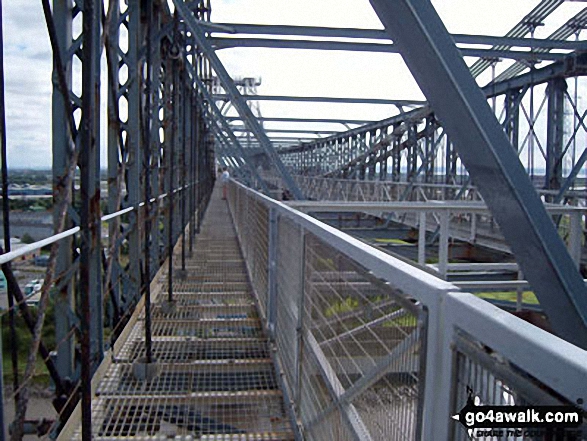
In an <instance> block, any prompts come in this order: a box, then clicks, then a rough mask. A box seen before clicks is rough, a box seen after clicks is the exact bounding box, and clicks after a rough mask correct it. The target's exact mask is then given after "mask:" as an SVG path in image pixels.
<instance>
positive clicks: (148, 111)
mask: <svg viewBox="0 0 587 441" xmlns="http://www.w3.org/2000/svg"><path fill="white" fill-rule="evenodd" d="M141 6H142V8H141V9H142V12H144V14H145V15H146V53H145V99H144V109H143V118H142V119H143V124H144V128H143V129H144V133H145V143H144V146H143V167H142V169H143V172H144V176H143V179H144V183H145V189H144V190H145V207H144V224H143V227H144V231H143V235H144V241H145V243H144V246H143V250H144V256H143V257H144V266H143V273H142V274H143V277H142V285H143V292H144V296H145V363H147V364H150V363H152V362H153V357H152V347H151V249H150V248H151V238H150V235H151V214H152V213H151V211H152V210H151V149H150V145H151V124H152V122H153V115H152V108H151V98H152V89H151V85H152V83H151V82H152V79H153V65H152V50H153V47H152V42H153V28H152V26H153V9H154V4H153V3H152V2H146V3H142V4H141Z"/></svg>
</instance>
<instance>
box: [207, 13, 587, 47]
mask: <svg viewBox="0 0 587 441" xmlns="http://www.w3.org/2000/svg"><path fill="white" fill-rule="evenodd" d="M548 11H549V10H547V11H545V12H546V14H544V15H543V16H542V17H544V18H545V17H546V15H548V14H549V13H550V12H548ZM203 26H204V28H205V29H206V30H207V31H208V32H210V33H214V34H216V33H220V34H222V33H227V34H229V35H231V36H232V37H231V38H234V35H235V34H247V35H288V36H301V37H330V38H360V39H371V40H389V39H390V38H389V35H388V34H387V33H386V32H385V31H384V30H382V29H356V28H329V27H318V26H287V25H258V24H248V23H246V24H242V23H205V24H203ZM452 37H453V39H454V40H455V42H456V43H462V44H482V45H493V46H499V47H501V46H509V47H512V46H515V47H527V48H531V49H538V48H540V49H566V50H571V51H576V50H584V49H585V47H586V46H585V42H581V41H579V42H577V41H568V40H566V38H567V37H565V36H564V35H563V36H560V37H559V38H556V35H555V36H550V37H549V38H546V39H542V38H527V37H516V36H513V35H507V36H505V37H500V36H494V35H470V34H452ZM229 39H230V38H227V39H226V40H229ZM211 41H215V39H214V38H212V40H211Z"/></svg>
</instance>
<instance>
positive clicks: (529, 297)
mask: <svg viewBox="0 0 587 441" xmlns="http://www.w3.org/2000/svg"><path fill="white" fill-rule="evenodd" d="M475 295H476V296H477V297H481V298H482V299H486V300H501V301H505V302H514V303H515V302H516V300H517V298H518V294H517V293H516V292H515V291H495V292H492V291H489V292H477V293H475ZM522 303H527V304H529V305H539V304H540V303H539V302H538V299H537V298H536V295H535V294H534V293H533V292H532V291H524V292H523V293H522Z"/></svg>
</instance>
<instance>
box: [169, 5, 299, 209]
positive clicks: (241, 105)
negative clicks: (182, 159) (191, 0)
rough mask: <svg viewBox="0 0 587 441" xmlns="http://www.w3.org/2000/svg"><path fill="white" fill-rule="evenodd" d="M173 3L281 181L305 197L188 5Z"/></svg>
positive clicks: (296, 193) (297, 194) (296, 194)
mask: <svg viewBox="0 0 587 441" xmlns="http://www.w3.org/2000/svg"><path fill="white" fill-rule="evenodd" d="M173 3H174V4H175V7H176V8H177V11H178V12H179V13H180V14H181V16H182V18H183V19H184V20H185V23H186V26H187V28H188V29H189V30H190V32H191V33H192V36H193V38H194V40H195V42H196V43H197V45H198V47H199V48H200V50H201V51H202V52H203V53H204V55H205V56H206V57H207V58H208V60H209V61H210V64H211V66H212V67H213V68H214V70H215V71H216V75H218V78H219V79H220V82H221V84H222V86H223V87H224V89H225V90H226V93H227V94H228V96H229V97H230V100H231V102H232V104H233V105H234V107H235V109H236V110H237V111H238V113H239V115H240V116H241V117H242V118H243V120H244V122H245V124H246V125H248V126H249V128H250V129H251V131H252V132H253V133H254V135H255V137H256V138H257V140H258V141H259V143H260V144H261V147H262V148H263V150H264V151H265V154H266V155H267V157H268V158H269V160H270V161H271V162H272V163H273V165H274V166H275V168H276V169H277V170H278V172H279V174H280V175H281V177H282V178H283V181H284V183H285V185H286V186H287V188H288V189H289V190H290V191H291V192H292V194H293V196H294V197H295V198H296V199H305V198H304V195H303V194H302V192H301V191H300V189H299V188H298V186H297V184H296V183H295V181H294V180H293V178H292V177H291V175H290V174H289V172H288V171H287V169H286V168H285V166H284V165H283V162H281V159H280V158H279V155H278V154H277V152H276V151H275V149H274V148H273V145H272V144H271V141H270V140H269V138H268V137H267V135H266V134H265V131H264V130H263V127H261V125H260V124H259V122H258V121H257V119H256V118H255V115H253V112H252V111H251V109H250V107H249V106H248V104H247V103H246V101H245V100H244V99H243V97H242V95H241V93H240V92H239V91H238V89H237V87H236V86H235V84H234V82H233V81H232V78H231V77H230V75H229V74H228V72H227V71H226V69H225V68H224V65H223V64H222V62H221V61H220V59H219V58H218V55H216V53H215V52H214V49H213V48H212V46H211V44H210V42H209V41H208V40H207V39H206V36H205V34H204V31H202V29H201V27H200V24H199V23H198V21H197V20H196V18H195V17H194V16H193V14H192V13H191V11H190V10H189V8H188V6H187V5H186V4H185V3H184V0H173Z"/></svg>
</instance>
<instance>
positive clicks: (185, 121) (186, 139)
mask: <svg viewBox="0 0 587 441" xmlns="http://www.w3.org/2000/svg"><path fill="white" fill-rule="evenodd" d="M184 72H185V75H184V79H183V81H182V84H181V87H182V89H183V96H182V101H183V118H182V120H181V126H182V130H183V143H182V145H181V164H180V167H181V193H180V196H181V271H182V274H185V252H186V242H185V230H186V225H187V221H186V203H187V197H188V194H189V191H188V187H187V185H188V179H187V178H188V176H187V171H188V169H189V161H188V159H187V146H189V145H190V143H191V138H190V136H189V133H190V132H189V124H190V106H189V103H190V101H189V99H190V95H191V93H190V92H191V91H190V87H189V82H188V78H189V75H188V73H187V71H186V70H185V69H184Z"/></svg>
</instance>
